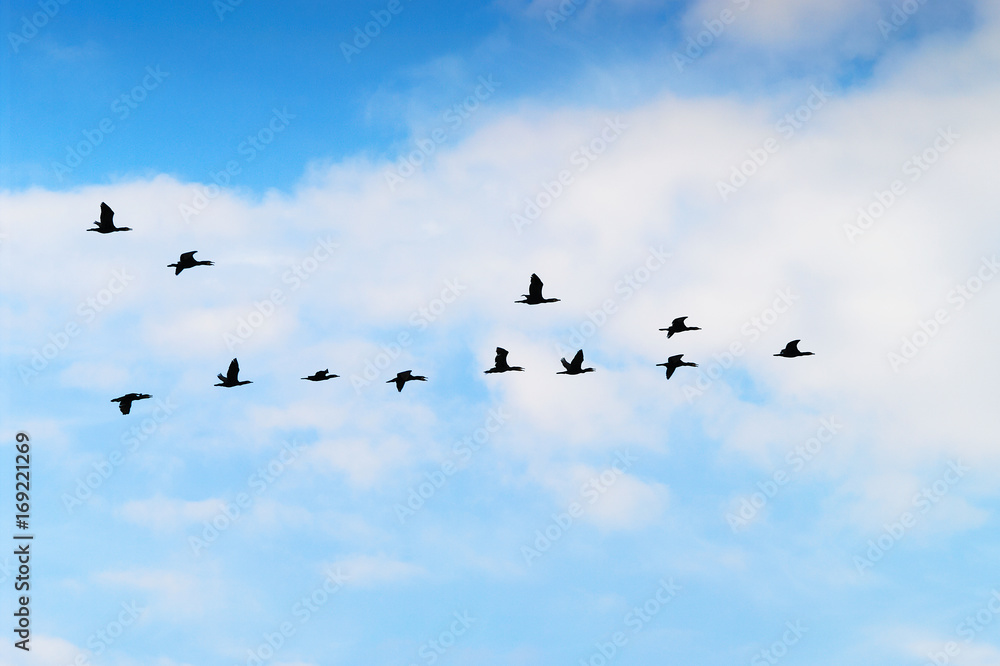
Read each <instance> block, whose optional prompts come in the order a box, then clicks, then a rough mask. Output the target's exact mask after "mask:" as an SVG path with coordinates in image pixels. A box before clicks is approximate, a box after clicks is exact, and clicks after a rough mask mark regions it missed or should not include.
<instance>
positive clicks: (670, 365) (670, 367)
mask: <svg viewBox="0 0 1000 666" xmlns="http://www.w3.org/2000/svg"><path fill="white" fill-rule="evenodd" d="M676 369H677V364H676V363H668V364H667V379H670V378H671V377H673V375H674V370H676Z"/></svg>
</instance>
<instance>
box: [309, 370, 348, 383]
mask: <svg viewBox="0 0 1000 666" xmlns="http://www.w3.org/2000/svg"><path fill="white" fill-rule="evenodd" d="M339 376H340V375H331V374H330V371H329V370H318V371H316V372H314V373H313V374H311V375H309V376H308V377H303V378H302V379H308V380H309V381H311V382H321V381H323V380H324V379H333V378H334V377H339Z"/></svg>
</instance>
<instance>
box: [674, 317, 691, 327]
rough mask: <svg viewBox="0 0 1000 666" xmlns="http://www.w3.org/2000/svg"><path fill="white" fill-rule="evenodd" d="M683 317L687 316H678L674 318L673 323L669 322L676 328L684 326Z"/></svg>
mask: <svg viewBox="0 0 1000 666" xmlns="http://www.w3.org/2000/svg"><path fill="white" fill-rule="evenodd" d="M685 319H687V317H678V318H677V319H674V323H673V324H671V326H676V327H677V328H684V327H685V326H684V320H685Z"/></svg>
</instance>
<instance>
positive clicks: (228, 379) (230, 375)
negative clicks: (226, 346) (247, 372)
mask: <svg viewBox="0 0 1000 666" xmlns="http://www.w3.org/2000/svg"><path fill="white" fill-rule="evenodd" d="M219 381H220V382H221V383H220V384H216V386H225V387H226V388H232V387H233V386H242V385H243V384H252V383H253V382H251V381H250V380H243V381H242V382H241V381H240V364H239V363H237V361H236V359H235V358H234V359H233V362H232V363H230V364H229V371H228V372H226V376H225V377H223V376H222V373H221V372H220V373H219Z"/></svg>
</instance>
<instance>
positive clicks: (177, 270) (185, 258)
mask: <svg viewBox="0 0 1000 666" xmlns="http://www.w3.org/2000/svg"><path fill="white" fill-rule="evenodd" d="M197 251H198V250H192V251H190V252H184V253H183V254H181V258H180V259H178V260H177V263H176V264H167V268H173V269H174V275H180V274H181V271H182V270H184V269H185V268H194V267H195V266H214V265H215V262H214V261H195V258H194V254H195V252H197Z"/></svg>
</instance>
